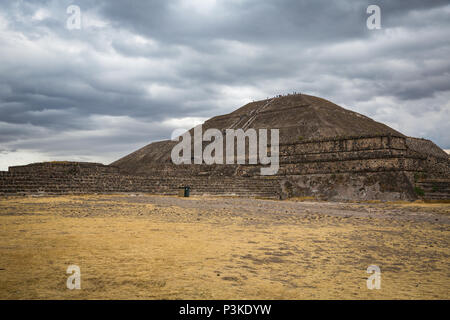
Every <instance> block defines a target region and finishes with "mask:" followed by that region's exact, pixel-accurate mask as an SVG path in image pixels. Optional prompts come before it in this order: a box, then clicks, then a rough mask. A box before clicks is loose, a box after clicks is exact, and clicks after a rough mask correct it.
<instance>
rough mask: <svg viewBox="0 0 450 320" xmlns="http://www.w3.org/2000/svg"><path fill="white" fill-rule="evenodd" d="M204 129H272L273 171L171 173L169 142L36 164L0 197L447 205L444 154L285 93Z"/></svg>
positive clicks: (234, 168) (186, 169)
mask: <svg viewBox="0 0 450 320" xmlns="http://www.w3.org/2000/svg"><path fill="white" fill-rule="evenodd" d="M203 128H204V130H206V129H208V128H217V129H219V130H225V129H228V128H233V129H237V128H242V129H244V130H247V129H249V128H254V129H263V128H264V129H271V128H277V129H279V130H280V147H279V148H280V169H279V170H278V173H277V174H276V175H273V176H261V175H260V174H259V172H260V170H259V169H260V167H261V165H259V164H256V165H252V164H248V162H247V163H246V164H239V165H238V164H233V165H218V164H215V165H206V164H191V165H187V164H186V165H185V164H183V165H174V164H173V163H172V161H171V150H172V148H173V146H174V145H175V144H176V143H177V142H174V141H170V140H167V141H159V142H155V143H151V144H149V145H147V146H145V147H143V148H141V149H139V150H137V151H136V152H133V153H131V154H130V155H128V156H126V157H123V158H121V159H119V160H117V161H115V162H113V163H112V164H111V165H103V164H96V163H81V162H46V163H35V164H30V165H26V166H15V167H10V168H9V170H8V171H7V172H0V193H1V194H17V193H25V194H27V193H50V194H63V193H104V192H149V193H155V194H177V193H178V188H179V187H181V186H184V185H189V186H191V188H192V190H191V193H192V194H197V195H203V194H212V195H237V196H258V197H268V198H276V199H280V198H281V199H284V198H288V197H314V198H317V199H327V200H375V199H380V200H414V199H439V200H442V199H445V200H448V199H450V159H449V155H448V154H447V153H446V152H444V151H443V150H442V149H440V148H439V147H438V146H436V145H435V144H434V143H433V142H431V141H429V140H425V139H418V138H412V137H407V136H404V135H403V134H401V133H400V132H397V131H395V130H394V129H392V128H390V127H388V126H386V125H384V124H382V123H379V122H376V121H374V120H372V119H370V118H368V117H365V116H363V115H361V114H358V113H356V112H352V111H349V110H346V109H344V108H341V107H339V106H337V105H335V104H333V103H331V102H329V101H327V100H324V99H321V98H317V97H313V96H308V95H303V94H295V95H288V96H279V97H276V98H272V99H267V100H263V101H256V102H252V103H249V104H247V105H245V106H243V107H241V108H240V109H237V110H236V111H234V112H232V113H230V114H227V115H222V116H217V117H214V118H211V119H209V120H208V121H206V122H205V123H204V124H203Z"/></svg>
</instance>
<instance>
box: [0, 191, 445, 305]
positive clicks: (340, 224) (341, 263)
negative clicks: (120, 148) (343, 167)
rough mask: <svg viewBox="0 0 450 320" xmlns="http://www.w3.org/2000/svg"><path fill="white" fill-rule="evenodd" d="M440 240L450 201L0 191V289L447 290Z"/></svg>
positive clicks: (74, 295) (86, 295)
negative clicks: (70, 284)
mask: <svg viewBox="0 0 450 320" xmlns="http://www.w3.org/2000/svg"><path fill="white" fill-rule="evenodd" d="M449 242H450V204H424V203H331V202H308V201H292V200H291V201H273V200H260V199H240V198H213V197H191V198H177V197H164V196H152V195H123V194H122V195H86V196H58V197H49V196H45V197H9V198H0V299H112V298H118V299H449V298H450V270H449V262H450V259H449V257H450V249H449ZM69 265H78V266H79V267H80V269H81V290H69V289H67V287H66V280H67V277H68V276H69V275H68V274H66V269H67V267H68V266H69ZM369 265H377V266H379V267H380V269H381V289H379V290H376V289H374V290H369V289H368V288H367V285H366V280H367V277H368V276H369V275H368V274H367V273H366V269H367V267H368V266H369Z"/></svg>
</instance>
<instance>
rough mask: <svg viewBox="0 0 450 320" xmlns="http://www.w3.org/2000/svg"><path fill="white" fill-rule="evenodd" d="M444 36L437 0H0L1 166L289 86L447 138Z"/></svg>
mask: <svg viewBox="0 0 450 320" xmlns="http://www.w3.org/2000/svg"><path fill="white" fill-rule="evenodd" d="M370 4H376V5H378V6H379V7H380V8H381V29H379V30H369V29H368V28H367V26H366V20H367V18H368V17H369V15H370V14H367V12H366V9H367V7H368V6H369V5H370ZM69 5H77V6H79V8H80V9H81V29H72V30H69V29H68V28H67V19H68V18H70V16H72V14H68V13H67V7H68V6H69ZM70 21H73V20H70ZM449 39H450V5H449V1H448V0H447V1H424V0H418V1H415V0H409V1H406V0H405V1H398V0H396V1H350V0H349V1H325V0H323V1H321V0H314V1H294V0H291V1H288V0H284V1H280V0H278V1H259V0H251V1H244V0H228V1H220V0H217V1H214V0H189V1H188V0H182V1H143V0H140V1H130V0H128V1H111V0H105V1H84V0H72V1H61V0H58V1H56V0H54V1H44V0H41V1H36V0H33V1H12V0H11V1H8V0H6V1H1V2H0V170H6V169H7V167H8V166H9V165H17V164H26V163H30V162H36V161H47V160H78V161H96V162H103V163H110V162H112V161H114V160H116V159H118V158H120V157H122V156H124V155H126V154H128V153H130V152H132V151H134V150H136V149H138V148H140V147H142V146H144V145H146V144H148V143H149V142H151V141H156V140H161V139H168V138H170V134H171V132H172V131H173V130H174V129H176V128H189V127H192V126H193V125H195V124H197V123H199V122H201V121H204V120H206V119H207V118H210V117H212V116H215V115H219V114H224V113H228V112H231V111H233V110H234V109H236V108H238V107H240V106H242V105H244V104H245V103H247V102H250V101H252V100H259V99H265V98H266V97H269V96H273V95H276V94H285V93H289V92H293V91H297V92H303V93H307V94H312V95H316V96H319V97H322V98H325V99H328V100H331V101H333V102H335V103H337V104H338V105H340V106H343V107H345V108H348V109H351V110H354V111H357V112H360V113H363V114H365V115H367V116H369V117H372V118H374V119H375V120H377V121H381V122H383V123H385V124H387V125H389V126H391V127H393V128H394V129H396V130H399V131H400V132H402V133H404V134H407V135H410V136H415V137H424V138H428V139H431V140H433V141H434V142H435V143H437V144H438V145H439V146H440V147H442V148H444V149H450V134H449V132H450V58H449V57H450V41H449Z"/></svg>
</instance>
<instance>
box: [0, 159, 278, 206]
mask: <svg viewBox="0 0 450 320" xmlns="http://www.w3.org/2000/svg"><path fill="white" fill-rule="evenodd" d="M71 166H72V167H73V168H78V167H79V165H78V164H77V163H72V164H70V165H69V164H65V165H63V166H59V165H58V164H56V165H55V164H51V165H50V167H53V169H55V170H53V171H52V170H50V171H49V170H46V169H47V168H48V166H47V165H42V166H34V168H35V169H36V167H40V168H44V170H42V171H39V170H31V171H27V168H19V169H18V170H16V169H17V167H15V168H13V170H11V171H9V172H0V194H2V195H10V194H34V193H46V194H71V193H80V194H83V193H113V192H145V193H154V194H171V195H174V194H177V193H178V190H179V188H180V187H183V186H185V185H189V186H190V187H191V188H192V194H194V195H195V194H198V195H202V194H210V195H233V196H257V197H267V198H279V197H280V185H279V183H274V180H273V179H264V178H258V177H255V178H239V177H214V176H205V177H195V176H194V177H164V176H150V175H149V176H135V175H125V174H120V173H118V172H117V170H116V168H113V169H111V170H109V169H107V168H105V166H103V165H96V164H89V165H84V166H83V165H81V166H80V167H84V168H89V170H86V171H83V170H81V171H77V170H72V169H73V168H72V169H70V167H71ZM62 168H64V170H63V169H62ZM28 169H29V168H28ZM58 169H59V170H58Z"/></svg>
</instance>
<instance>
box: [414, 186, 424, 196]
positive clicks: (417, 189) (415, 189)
mask: <svg viewBox="0 0 450 320" xmlns="http://www.w3.org/2000/svg"><path fill="white" fill-rule="evenodd" d="M414 192H415V193H416V194H417V195H418V196H421V197H423V196H424V195H425V191H423V190H422V189H421V188H420V187H415V188H414Z"/></svg>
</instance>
